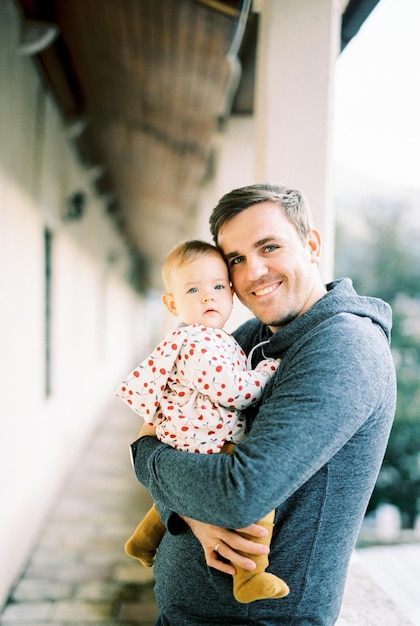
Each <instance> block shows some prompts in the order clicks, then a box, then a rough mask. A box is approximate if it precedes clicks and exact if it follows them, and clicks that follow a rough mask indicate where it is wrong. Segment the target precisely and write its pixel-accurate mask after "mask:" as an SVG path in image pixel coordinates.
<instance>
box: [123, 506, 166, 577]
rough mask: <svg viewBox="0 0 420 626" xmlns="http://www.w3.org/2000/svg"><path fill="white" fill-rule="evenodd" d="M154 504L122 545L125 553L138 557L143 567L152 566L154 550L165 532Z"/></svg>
mask: <svg viewBox="0 0 420 626" xmlns="http://www.w3.org/2000/svg"><path fill="white" fill-rule="evenodd" d="M165 531H166V529H165V526H164V525H163V524H162V522H161V521H160V517H159V513H158V512H157V509H156V507H155V505H153V506H152V508H151V509H149V511H148V512H147V514H146V516H145V517H144V518H143V519H142V521H141V522H140V524H139V525H138V526H137V528H136V530H135V531H134V533H133V534H132V535H131V537H130V539H128V541H126V543H125V545H124V550H125V553H126V554H128V556H132V557H133V558H135V559H138V560H139V561H140V562H141V563H142V564H143V565H144V566H145V567H152V566H153V564H154V562H155V556H156V551H157V549H158V547H159V544H160V542H161V540H162V537H163V535H164V534H165Z"/></svg>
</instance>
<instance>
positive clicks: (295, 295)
mask: <svg viewBox="0 0 420 626" xmlns="http://www.w3.org/2000/svg"><path fill="white" fill-rule="evenodd" d="M218 244H219V246H220V248H221V249H222V251H223V254H224V256H225V259H226V261H227V264H228V267H229V271H230V276H231V280H232V283H233V287H234V289H235V291H236V294H237V296H238V298H239V300H240V301H241V302H242V303H243V304H244V305H245V306H246V307H247V308H248V309H250V310H251V311H252V313H253V314H254V315H255V316H256V317H258V319H259V320H261V321H262V322H263V323H264V324H267V325H268V326H270V328H271V330H272V331H273V332H276V330H278V329H279V328H281V327H282V326H284V324H287V323H288V322H290V321H292V320H293V319H295V318H296V317H298V316H299V315H302V313H304V312H305V311H307V310H308V309H309V308H310V307H311V306H312V305H313V304H314V303H315V302H316V301H317V300H319V298H321V297H322V296H323V295H324V293H325V288H324V286H323V285H322V282H321V279H320V277H319V273H318V270H317V264H318V261H319V255H320V237H319V233H318V231H316V230H315V229H314V230H312V231H311V232H310V233H309V235H308V236H307V238H306V240H305V241H303V240H302V239H301V237H300V236H299V235H298V232H297V230H296V228H295V226H294V225H293V224H292V223H291V222H290V221H289V219H288V218H287V217H286V216H285V214H284V212H283V210H282V208H281V207H280V206H279V205H278V204H275V203H274V202H262V203H261V204H256V205H253V206H251V207H249V208H248V209H245V210H244V211H242V212H241V213H239V214H238V215H236V216H235V217H233V218H232V219H230V220H229V221H228V222H227V223H226V224H225V225H224V226H223V228H222V229H221V230H220V232H219V237H218Z"/></svg>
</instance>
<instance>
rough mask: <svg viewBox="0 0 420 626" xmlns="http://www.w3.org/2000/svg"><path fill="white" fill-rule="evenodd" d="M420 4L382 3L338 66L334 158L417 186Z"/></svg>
mask: <svg viewBox="0 0 420 626" xmlns="http://www.w3.org/2000/svg"><path fill="white" fill-rule="evenodd" d="M419 28H420V0H380V2H379V4H378V5H377V6H376V8H375V9H374V11H373V12H372V13H371V15H370V16H369V18H368V19H367V20H366V22H365V23H364V25H363V26H362V28H361V29H360V31H359V33H358V35H357V36H356V37H355V38H354V39H353V40H352V41H351V42H350V43H349V44H348V46H347V47H346V48H345V50H344V51H343V52H342V54H341V55H340V57H339V59H338V61H337V68H336V95H335V111H334V141H333V157H334V161H335V162H336V163H337V164H338V165H343V166H345V167H346V168H347V169H350V170H352V171H353V172H355V173H360V174H362V175H363V176H365V177H368V178H374V179H376V180H380V181H387V182H390V183H394V184H398V185H403V186H408V187H416V188H420V36H419Z"/></svg>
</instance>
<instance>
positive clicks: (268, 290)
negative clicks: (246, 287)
mask: <svg viewBox="0 0 420 626" xmlns="http://www.w3.org/2000/svg"><path fill="white" fill-rule="evenodd" d="M279 285H281V283H275V284H274V285H268V286H267V287H262V288H261V289H256V290H255V291H252V292H251V293H253V294H254V295H255V296H259V297H260V296H267V295H268V294H270V293H273V291H275V290H276V289H277V288H278V287H279Z"/></svg>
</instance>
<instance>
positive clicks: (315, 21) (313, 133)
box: [255, 0, 342, 281]
mask: <svg viewBox="0 0 420 626" xmlns="http://www.w3.org/2000/svg"><path fill="white" fill-rule="evenodd" d="M341 5H342V2H339V0H316V1H314V0H294V1H293V2H291V1H290V0H262V1H260V3H259V7H260V25H259V34H258V49H257V70H256V94H255V129H256V180H257V181H259V182H265V181H273V182H283V183H285V184H286V185H288V186H291V187H296V188H298V189H301V190H302V191H303V192H304V193H305V195H306V196H307V198H308V200H309V203H310V206H311V208H312V212H313V215H314V221H315V225H316V227H317V228H319V230H320V231H321V233H322V236H323V260H322V263H321V273H322V276H323V279H324V280H325V281H328V280H330V279H331V278H332V275H333V255H334V215H333V212H332V206H331V193H330V181H329V178H330V146H331V129H332V104H333V77H334V66H335V61H336V58H337V56H338V54H339V41H340V28H341V11H342V7H341Z"/></svg>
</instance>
